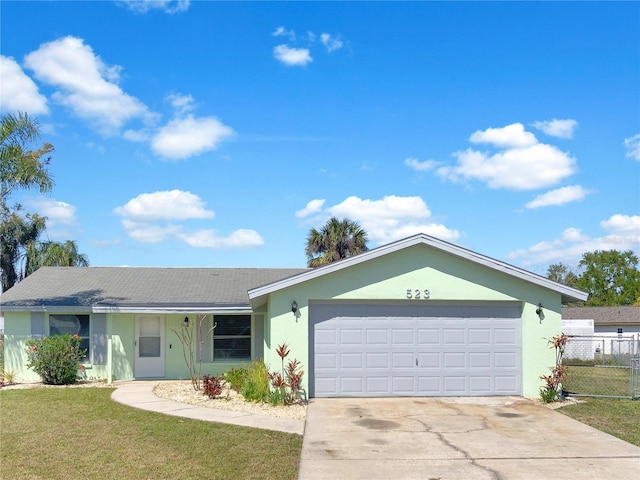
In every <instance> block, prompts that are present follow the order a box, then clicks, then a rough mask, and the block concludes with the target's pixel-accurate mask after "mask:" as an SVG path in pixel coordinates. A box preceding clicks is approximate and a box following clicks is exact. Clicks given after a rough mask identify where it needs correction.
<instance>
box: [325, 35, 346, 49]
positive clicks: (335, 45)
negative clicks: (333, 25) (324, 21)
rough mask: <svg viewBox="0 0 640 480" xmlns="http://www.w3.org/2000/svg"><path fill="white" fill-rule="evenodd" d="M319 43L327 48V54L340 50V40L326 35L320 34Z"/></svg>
mask: <svg viewBox="0 0 640 480" xmlns="http://www.w3.org/2000/svg"><path fill="white" fill-rule="evenodd" d="M320 41H321V42H322V44H323V45H324V46H325V47H326V48H327V51H328V52H334V51H336V50H340V49H341V48H342V40H340V39H339V38H334V37H332V36H331V35H329V34H328V33H322V34H320Z"/></svg>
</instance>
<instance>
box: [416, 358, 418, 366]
mask: <svg viewBox="0 0 640 480" xmlns="http://www.w3.org/2000/svg"><path fill="white" fill-rule="evenodd" d="M417 366H418V359H417V358H416V367H417Z"/></svg>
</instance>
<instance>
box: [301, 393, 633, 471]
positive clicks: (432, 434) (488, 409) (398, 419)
mask: <svg viewBox="0 0 640 480" xmlns="http://www.w3.org/2000/svg"><path fill="white" fill-rule="evenodd" d="M327 478H335V479H392V478H393V479H410V478H415V479H423V480H436V479H437V480H445V479H456V480H459V479H500V480H506V479H555V478H588V479H594V480H595V479H600V478H616V479H618V480H623V479H633V480H638V479H639V478H640V448H638V447H635V446H633V445H631V444H629V443H626V442H623V441H622V440H619V439H617V438H615V437H612V436H610V435H607V434H605V433H602V432H600V431H598V430H595V429H593V428H591V427H588V426H586V425H583V424H582V423H580V422H577V421H575V420H572V419H571V418H569V417H567V416H565V415H563V414H561V413H558V412H556V411H553V410H551V409H549V408H546V407H543V406H540V405H537V404H535V403H533V402H531V401H529V400H525V399H522V398H519V397H491V398H468V399H463V398H450V399H445V398H440V399H435V398H386V399H382V398H371V399H366V398H357V399H337V398H336V399H334V398H332V399H314V400H312V401H311V403H310V404H309V407H308V410H307V423H306V426H305V434H304V441H303V447H302V458H301V463H300V479H301V480H310V479H327Z"/></svg>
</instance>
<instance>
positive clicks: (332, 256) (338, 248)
mask: <svg viewBox="0 0 640 480" xmlns="http://www.w3.org/2000/svg"><path fill="white" fill-rule="evenodd" d="M367 240H368V239H367V232H365V231H364V229H363V228H362V227H361V226H360V225H359V224H358V223H357V222H354V221H351V220H349V219H347V218H344V219H342V220H338V219H337V218H335V217H331V218H330V219H329V220H328V221H327V223H326V224H325V225H324V226H323V227H322V228H321V229H320V230H316V229H315V228H312V229H311V230H310V231H309V235H308V236H307V248H306V249H305V253H306V254H307V265H308V266H309V267H311V268H316V267H321V266H323V265H328V264H330V263H332V262H335V261H337V260H341V259H343V258H348V257H352V256H353V255H357V254H358V253H362V252H366V251H367V250H368V248H367Z"/></svg>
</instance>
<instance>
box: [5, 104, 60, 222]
mask: <svg viewBox="0 0 640 480" xmlns="http://www.w3.org/2000/svg"><path fill="white" fill-rule="evenodd" d="M39 136H40V131H39V127H38V121H37V120H35V119H31V118H30V117H29V115H27V114H26V113H19V114H17V115H11V114H7V115H3V117H2V122H1V124H0V201H1V207H2V214H3V215H5V214H8V209H9V207H8V206H7V200H8V198H9V196H10V195H11V193H13V191H14V190H16V189H26V190H28V189H31V188H37V189H39V190H40V193H46V192H49V191H51V189H52V188H53V180H52V178H51V175H50V174H49V172H48V170H47V166H48V165H49V161H50V160H51V157H45V156H46V155H48V154H49V153H51V152H53V145H51V144H49V143H45V144H43V145H42V146H41V147H40V148H37V149H35V150H30V145H31V144H32V143H34V142H36V141H37V140H38V138H39ZM43 157H45V158H43Z"/></svg>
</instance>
